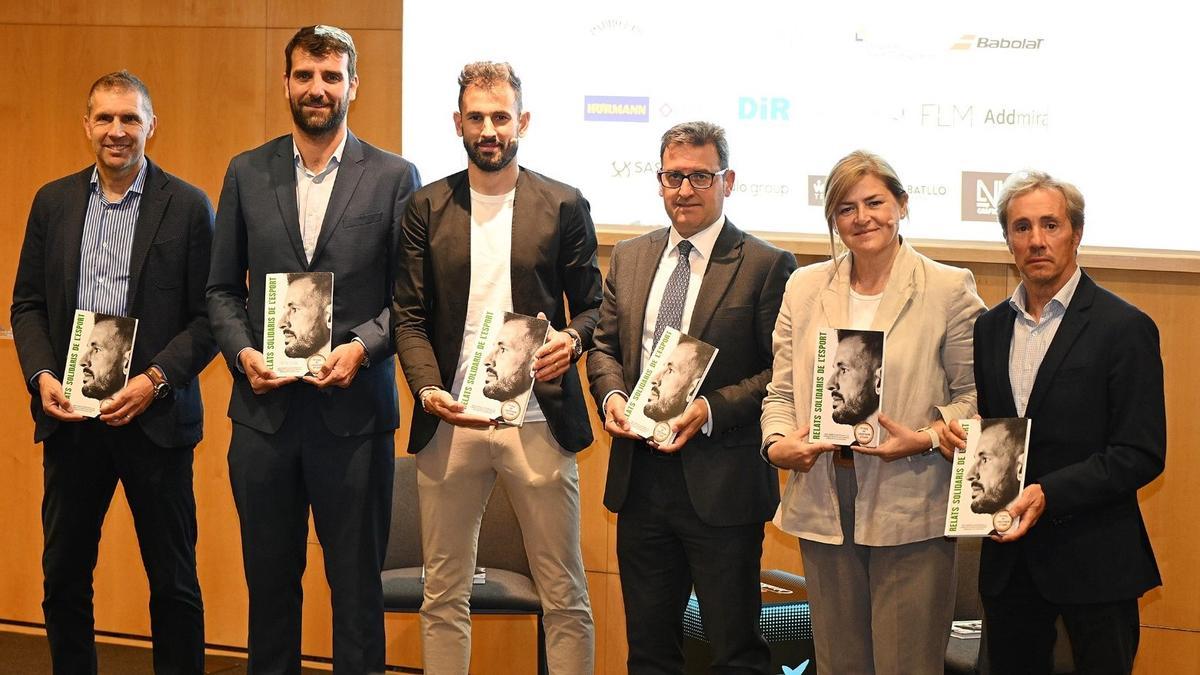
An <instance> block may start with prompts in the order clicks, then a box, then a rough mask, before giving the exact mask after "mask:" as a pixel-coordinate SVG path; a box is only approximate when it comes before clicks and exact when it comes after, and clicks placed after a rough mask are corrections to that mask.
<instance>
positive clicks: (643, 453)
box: [588, 122, 796, 675]
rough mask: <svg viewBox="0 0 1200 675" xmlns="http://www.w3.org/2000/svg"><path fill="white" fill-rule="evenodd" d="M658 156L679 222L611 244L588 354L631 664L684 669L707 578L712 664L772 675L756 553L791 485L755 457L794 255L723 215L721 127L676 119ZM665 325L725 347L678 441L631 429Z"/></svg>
mask: <svg viewBox="0 0 1200 675" xmlns="http://www.w3.org/2000/svg"><path fill="white" fill-rule="evenodd" d="M659 153H660V157H661V159H662V170H661V171H659V172H658V181H659V185H660V187H659V194H661V195H662V198H663V206H664V207H665V208H666V211H667V216H668V217H669V218H670V220H671V226H670V227H669V228H664V229H661V230H657V231H655V232H651V233H649V234H645V235H642V236H640V237H637V238H635V239H630V240H627V241H623V242H621V243H619V244H617V246H616V247H615V248H614V250H613V253H612V259H611V262H610V263H609V270H608V276H607V278H606V279H605V283H604V302H603V304H602V305H601V307H600V325H599V326H598V327H597V328H596V333H595V343H596V345H595V348H594V349H593V350H592V352H591V353H590V354H589V356H588V376H589V379H590V380H591V388H592V395H593V396H594V397H595V399H596V402H597V404H598V407H599V408H600V409H601V412H602V414H603V415H604V418H605V422H604V428H605V430H607V431H608V433H609V434H611V435H612V437H613V441H612V450H611V453H610V456H609V463H608V484H607V485H606V487H605V492H604V505H605V506H606V507H608V509H609V510H611V511H613V512H615V513H617V514H618V518H617V561H618V563H619V564H620V571H621V592H622V595H623V597H624V601H625V622H626V636H627V639H628V642H629V662H628V666H629V672H630V673H631V674H633V675H637V674H638V673H680V672H682V671H683V665H684V663H683V653H682V649H681V642H682V631H683V629H682V618H683V612H684V609H685V607H686V606H687V601H688V596H689V593H690V592H691V591H692V589H693V587H694V588H695V592H696V597H697V599H698V600H699V602H700V609H701V614H702V616H703V620H704V630H705V633H706V636H707V637H708V638H709V641H710V643H711V645H712V653H713V662H712V669H713V670H714V672H718V671H719V672H754V673H767V672H768V668H769V666H770V661H771V658H770V651H769V650H768V648H767V643H766V642H765V641H764V640H763V638H762V635H761V634H760V633H759V631H758V619H759V613H760V611H761V596H760V593H759V560H760V558H761V557H762V541H763V523H764V522H765V521H767V520H769V519H770V518H771V516H772V515H773V514H774V513H775V507H776V505H777V504H778V503H779V483H778V479H777V477H776V474H775V469H773V468H772V467H771V466H770V465H768V464H766V463H765V462H763V461H762V459H761V458H760V457H759V454H758V444H759V443H758V442H759V427H758V417H759V412H760V409H761V405H762V399H763V396H764V394H765V392H766V386H767V383H768V382H770V380H771V363H772V348H771V333H772V331H773V329H774V327H775V318H776V315H777V314H778V313H779V303H780V301H781V299H782V297H783V289H784V286H785V284H786V283H787V280H788V277H789V276H790V275H791V273H792V271H793V270H795V269H796V259H795V258H794V257H793V256H792V255H791V254H790V253H788V252H786V251H783V250H781V249H778V248H776V247H774V246H772V245H770V244H768V243H766V242H764V241H762V240H761V239H758V238H756V237H754V236H751V235H749V234H746V233H744V232H742V231H741V230H739V229H738V228H736V227H734V225H733V223H732V222H730V220H729V219H728V218H726V217H725V215H724V202H725V198H726V197H728V196H729V195H730V194H731V193H732V192H733V186H734V172H733V169H730V168H729V146H728V143H727V142H726V140H725V131H724V130H723V129H722V128H721V127H719V126H717V125H715V124H712V123H709V122H688V123H685V124H679V125H677V126H675V127H672V128H671V129H670V130H668V131H667V132H666V133H665V134H663V137H662V144H661V146H660V149H659ZM667 326H670V327H673V328H676V329H678V330H681V331H682V332H683V333H685V334H687V335H691V336H693V337H696V338H698V339H699V340H702V341H704V342H706V343H708V344H710V345H713V346H715V347H717V348H718V349H719V350H720V351H719V352H718V353H717V358H716V361H715V362H714V363H713V364H712V367H711V368H710V370H709V372H708V375H707V376H706V377H705V380H704V382H703V384H701V386H700V391H699V395H698V396H697V398H696V400H694V401H693V402H692V403H691V404H690V405H689V406H688V407H687V408H686V409H685V410H684V412H683V413H682V414H681V415H679V416H677V417H675V418H674V419H673V420H672V421H671V422H670V424H671V427H672V430H673V431H676V432H678V434H677V436H676V437H675V440H674V441H673V442H671V443H667V444H658V443H655V442H653V441H646V440H644V439H642V438H640V437H638V436H637V435H636V434H633V433H631V431H630V427H629V422H628V420H627V419H626V417H625V405H626V402H627V400H628V392H630V391H631V390H632V389H633V386H634V384H635V383H636V381H637V378H638V375H639V373H640V372H641V371H642V368H643V365H644V364H645V363H646V362H647V361H648V359H649V356H650V351H651V349H652V348H653V346H654V344H655V343H656V342H657V341H658V337H659V336H660V335H661V334H662V332H663V330H665V328H666V327H667Z"/></svg>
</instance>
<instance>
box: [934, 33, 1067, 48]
mask: <svg viewBox="0 0 1200 675" xmlns="http://www.w3.org/2000/svg"><path fill="white" fill-rule="evenodd" d="M1044 41H1045V38H1019V37H1018V38H1013V37H992V36H988V35H966V34H964V35H963V36H962V37H960V38H958V41H957V42H955V43H954V44H952V45H950V50H951V51H964V50H968V49H1041V48H1042V43H1043V42H1044Z"/></svg>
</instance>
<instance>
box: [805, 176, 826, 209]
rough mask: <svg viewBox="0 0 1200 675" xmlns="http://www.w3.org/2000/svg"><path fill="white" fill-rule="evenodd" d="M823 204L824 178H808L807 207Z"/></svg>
mask: <svg viewBox="0 0 1200 675" xmlns="http://www.w3.org/2000/svg"><path fill="white" fill-rule="evenodd" d="M824 203H825V176H809V177H808V205H809V206H821V205H822V204H824Z"/></svg>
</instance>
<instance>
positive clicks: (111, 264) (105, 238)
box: [76, 161, 148, 316]
mask: <svg viewBox="0 0 1200 675" xmlns="http://www.w3.org/2000/svg"><path fill="white" fill-rule="evenodd" d="M147 166H148V164H147V163H146V162H144V161H143V162H142V169H141V171H139V172H138V175H137V178H135V179H134V181H133V185H131V186H129V189H128V190H127V191H126V192H125V194H124V195H123V196H122V197H121V199H120V200H118V201H115V202H110V201H108V199H107V198H106V197H105V196H104V190H102V189H101V188H100V182H99V176H98V174H97V172H96V169H92V193H91V195H90V196H89V197H88V206H87V216H86V217H85V218H84V221H83V239H82V241H81V242H80V245H79V248H80V251H79V288H78V289H77V291H76V306H77V307H78V308H79V309H83V310H88V311H92V312H101V313H103V314H114V315H116V316H125V313H126V311H127V310H128V308H127V307H126V304H127V301H128V298H129V256H130V255H131V251H132V249H133V230H134V226H135V225H137V217H138V209H139V207H140V206H141V203H142V188H143V186H144V185H145V182H146V167H147Z"/></svg>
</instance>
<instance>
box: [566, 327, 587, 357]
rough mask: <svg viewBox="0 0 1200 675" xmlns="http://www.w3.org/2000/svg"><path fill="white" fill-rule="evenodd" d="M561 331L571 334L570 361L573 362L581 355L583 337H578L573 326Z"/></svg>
mask: <svg viewBox="0 0 1200 675" xmlns="http://www.w3.org/2000/svg"><path fill="white" fill-rule="evenodd" d="M563 332H564V333H566V334H567V335H570V336H571V362H572V363H574V362H575V361H578V360H579V357H580V356H583V339H582V338H580V337H579V333H576V332H575V329H574V328H567V329H566V330H564V331H563Z"/></svg>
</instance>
